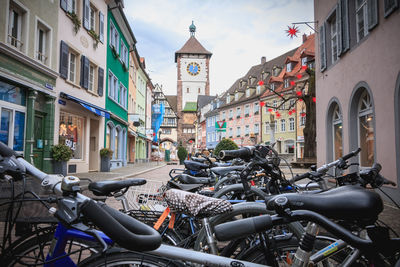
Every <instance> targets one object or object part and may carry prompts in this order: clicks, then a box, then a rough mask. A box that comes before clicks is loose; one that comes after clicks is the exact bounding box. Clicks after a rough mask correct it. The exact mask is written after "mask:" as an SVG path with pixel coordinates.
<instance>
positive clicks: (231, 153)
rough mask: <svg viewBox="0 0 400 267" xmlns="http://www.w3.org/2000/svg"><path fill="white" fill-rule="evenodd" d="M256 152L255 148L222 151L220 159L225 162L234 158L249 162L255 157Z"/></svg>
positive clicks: (247, 147)
mask: <svg viewBox="0 0 400 267" xmlns="http://www.w3.org/2000/svg"><path fill="white" fill-rule="evenodd" d="M254 150H255V147H254V146H246V147H243V148H240V149H235V150H221V151H220V152H219V158H220V159H221V160H225V161H226V160H231V159H234V158H241V159H244V160H247V159H250V158H251V157H252V156H253V153H254Z"/></svg>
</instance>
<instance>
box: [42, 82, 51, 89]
mask: <svg viewBox="0 0 400 267" xmlns="http://www.w3.org/2000/svg"><path fill="white" fill-rule="evenodd" d="M44 86H45V87H46V88H47V89H50V90H53V85H51V84H49V83H46V84H45V85H44Z"/></svg>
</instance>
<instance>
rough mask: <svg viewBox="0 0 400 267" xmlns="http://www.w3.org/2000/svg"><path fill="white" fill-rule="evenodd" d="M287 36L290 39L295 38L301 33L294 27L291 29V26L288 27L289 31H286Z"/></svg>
mask: <svg viewBox="0 0 400 267" xmlns="http://www.w3.org/2000/svg"><path fill="white" fill-rule="evenodd" d="M286 33H287V36H289V37H290V38H293V36H296V37H297V34H298V33H300V31H299V28H298V27H296V26H294V25H293V27H292V28H291V27H290V26H288V29H287V30H286Z"/></svg>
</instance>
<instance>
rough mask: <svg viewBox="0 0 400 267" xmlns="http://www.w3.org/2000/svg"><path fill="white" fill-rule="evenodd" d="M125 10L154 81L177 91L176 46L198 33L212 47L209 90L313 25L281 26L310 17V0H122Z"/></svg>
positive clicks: (291, 44)
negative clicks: (293, 29)
mask: <svg viewBox="0 0 400 267" xmlns="http://www.w3.org/2000/svg"><path fill="white" fill-rule="evenodd" d="M124 2H125V9H124V11H125V14H126V16H127V18H128V21H129V23H130V25H131V28H132V31H133V33H134V35H135V37H136V40H137V48H138V51H139V55H140V56H141V57H144V58H145V59H146V68H147V72H148V73H149V75H150V78H151V79H152V82H153V84H156V83H158V84H162V85H163V91H164V93H166V94H171V95H176V64H175V58H174V56H175V52H176V51H177V50H179V49H180V48H181V47H182V46H183V45H184V44H185V42H186V41H187V40H188V39H189V37H190V34H189V26H190V24H191V23H192V20H194V24H195V25H196V28H197V29H196V38H197V40H199V41H200V43H201V44H202V45H203V46H204V47H205V48H206V49H207V50H208V51H210V52H212V53H213V55H212V57H211V61H210V85H211V86H210V88H211V94H212V95H215V94H221V93H222V92H224V91H225V90H227V89H229V87H230V86H231V85H232V84H233V83H234V82H235V81H236V80H237V79H238V78H240V77H242V76H244V75H245V74H246V72H247V71H248V70H249V69H250V67H251V66H254V65H257V64H260V61H261V57H262V56H265V57H266V58H267V60H270V59H273V58H275V57H277V56H279V55H281V54H283V53H285V52H287V51H289V50H291V49H293V48H295V47H297V46H299V45H300V44H301V42H302V38H301V35H302V34H303V33H307V34H310V32H311V29H310V28H308V27H307V26H305V25H299V29H300V32H301V33H300V34H299V35H298V37H297V38H293V39H291V38H289V37H287V35H286V32H285V30H286V29H287V26H288V25H291V23H293V22H303V21H313V20H314V11H313V1H312V0H197V1H196V0H192V1H189V0H168V1H166V0H125V1H124Z"/></svg>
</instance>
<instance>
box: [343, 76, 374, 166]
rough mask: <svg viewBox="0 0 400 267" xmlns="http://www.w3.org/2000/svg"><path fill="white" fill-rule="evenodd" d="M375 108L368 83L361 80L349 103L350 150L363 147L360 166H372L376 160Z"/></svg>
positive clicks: (359, 159) (359, 160) (360, 154)
mask: <svg viewBox="0 0 400 267" xmlns="http://www.w3.org/2000/svg"><path fill="white" fill-rule="evenodd" d="M375 129H376V127H375V108H374V99H373V95H372V91H371V89H370V88H369V86H368V84H367V83H365V82H359V83H358V84H357V85H356V87H355V88H354V90H353V93H352V96H351V98H350V105H349V146H350V147H349V151H353V150H355V149H357V148H359V147H360V148H361V152H360V153H359V155H358V162H359V163H360V167H371V166H372V164H373V163H374V162H375V161H376V137H375Z"/></svg>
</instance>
